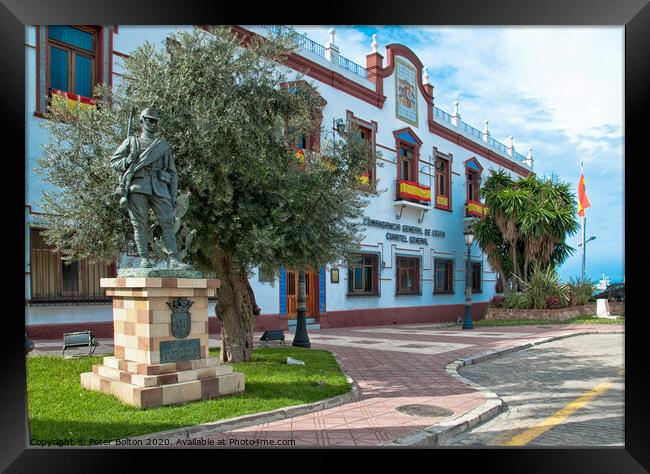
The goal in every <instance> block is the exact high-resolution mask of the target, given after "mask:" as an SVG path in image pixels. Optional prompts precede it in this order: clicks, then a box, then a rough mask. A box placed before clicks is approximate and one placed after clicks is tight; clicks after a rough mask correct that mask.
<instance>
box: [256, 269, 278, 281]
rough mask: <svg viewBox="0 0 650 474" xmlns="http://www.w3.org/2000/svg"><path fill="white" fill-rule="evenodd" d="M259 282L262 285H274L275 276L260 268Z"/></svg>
mask: <svg viewBox="0 0 650 474" xmlns="http://www.w3.org/2000/svg"><path fill="white" fill-rule="evenodd" d="M257 278H258V281H259V282H260V283H273V282H274V281H275V275H274V274H273V272H271V271H268V270H264V269H262V268H258V275H257Z"/></svg>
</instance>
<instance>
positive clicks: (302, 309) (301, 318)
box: [291, 271, 311, 348]
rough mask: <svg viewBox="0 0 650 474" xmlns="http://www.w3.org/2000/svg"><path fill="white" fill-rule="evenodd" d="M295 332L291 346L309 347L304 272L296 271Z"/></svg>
mask: <svg viewBox="0 0 650 474" xmlns="http://www.w3.org/2000/svg"><path fill="white" fill-rule="evenodd" d="M296 312H297V317H296V334H295V335H294V337H293V343H291V345H292V346H298V347H306V348H310V347H311V343H310V342H309V336H308V335H307V319H306V318H305V316H306V314H307V298H306V295H305V272H304V271H299V272H298V308H296Z"/></svg>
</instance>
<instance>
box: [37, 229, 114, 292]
mask: <svg viewBox="0 0 650 474" xmlns="http://www.w3.org/2000/svg"><path fill="white" fill-rule="evenodd" d="M41 232H42V231H41V230H40V229H31V230H30V277H31V278H30V283H31V297H30V303H31V304H37V303H50V304H51V303H75V302H110V301H111V299H110V298H109V297H107V296H106V292H105V290H104V289H103V288H101V287H100V285H99V281H100V278H115V277H116V276H117V271H116V265H115V264H114V263H95V262H90V261H89V260H88V259H85V258H84V259H81V260H78V261H74V262H67V261H65V260H64V259H63V255H62V254H61V253H60V252H57V251H56V250H55V249H53V248H52V247H50V246H49V245H47V242H46V241H45V239H44V238H43V235H42V234H41Z"/></svg>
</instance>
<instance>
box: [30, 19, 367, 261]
mask: <svg viewBox="0 0 650 474" xmlns="http://www.w3.org/2000/svg"><path fill="white" fill-rule="evenodd" d="M240 41H241V39H240V38H238V37H237V36H236V35H234V34H233V33H232V32H231V30H230V29H229V28H223V27H218V28H217V27H215V28H210V30H209V32H208V31H203V30H201V29H200V28H196V29H195V30H193V31H190V32H186V31H181V32H178V33H177V34H175V35H173V36H172V37H171V38H170V41H168V43H167V50H165V49H162V48H159V47H157V46H155V45H153V44H151V43H145V44H144V45H142V46H141V47H138V48H137V49H136V50H135V51H133V52H132V53H131V54H130V56H129V58H127V59H125V60H124V78H125V79H124V81H123V82H122V83H121V85H120V86H119V87H118V88H117V89H116V90H115V91H111V90H108V89H107V88H98V89H97V90H96V91H95V94H96V96H97V99H98V100H99V102H100V104H99V106H98V107H97V108H96V109H91V110H81V109H80V110H74V109H73V110H68V109H67V108H66V107H65V106H64V105H61V104H59V105H57V104H54V105H53V107H52V110H51V113H50V118H51V119H52V120H46V121H45V122H46V123H45V127H46V128H47V130H48V132H49V133H50V136H51V137H52V142H51V143H50V144H49V145H47V146H46V147H45V149H44V153H43V158H42V159H41V160H40V162H39V172H40V173H41V174H42V175H43V177H44V180H45V181H46V182H48V183H50V184H52V185H54V186H55V187H56V188H58V191H55V192H51V193H48V194H47V195H46V196H45V201H44V203H43V207H44V208H45V211H46V212H47V213H50V214H52V215H53V217H52V222H51V227H50V229H49V230H48V232H47V238H48V240H49V242H50V243H51V244H53V245H54V246H55V247H56V248H58V249H60V250H62V251H63V252H65V253H66V254H69V255H70V256H71V257H73V258H79V257H91V258H98V259H103V260H110V259H114V258H116V257H117V256H118V255H120V253H122V252H123V251H124V250H125V248H126V246H127V243H128V240H129V237H130V236H131V235H132V229H131V226H130V223H129V221H128V217H127V215H126V212H125V211H124V210H122V209H120V208H119V207H118V205H117V199H116V198H115V197H114V196H112V192H113V190H114V189H115V187H116V185H117V182H118V177H117V175H116V173H115V172H114V171H113V170H112V169H111V168H110V166H109V158H110V156H111V154H112V152H113V151H114V149H115V148H116V147H117V146H118V145H119V144H120V143H121V142H122V141H123V140H124V138H125V137H126V129H127V122H128V117H129V113H130V111H132V110H133V111H135V112H136V113H135V115H136V116H137V113H138V112H139V111H140V110H142V109H143V108H145V107H151V106H153V107H155V108H157V110H158V111H159V113H160V117H161V119H160V123H159V132H158V134H159V136H161V137H163V138H164V139H166V140H167V141H168V142H169V143H170V146H171V150H172V153H173V155H174V158H175V162H176V168H177V170H178V175H179V187H180V190H181V192H182V194H186V193H190V194H191V201H190V205H189V207H188V208H187V209H186V210H185V214H184V219H183V223H184V227H180V228H179V229H177V230H178V234H177V235H178V238H179V240H180V241H181V242H182V243H184V244H185V247H186V248H185V249H184V251H185V252H187V257H188V260H189V261H190V262H191V263H192V264H193V265H194V266H195V267H196V268H197V269H199V270H203V271H206V272H207V271H214V270H215V268H214V258H215V253H219V254H220V255H222V256H223V255H225V256H227V260H228V262H231V265H230V268H233V269H234V271H237V272H239V273H242V272H243V273H245V272H248V271H250V269H251V268H252V267H254V266H260V267H263V268H266V269H270V270H275V269H277V268H278V267H280V266H283V265H284V266H287V267H293V268H297V269H301V268H306V267H307V266H309V265H311V266H312V267H320V266H323V265H325V264H326V263H328V262H332V261H336V260H338V259H340V258H342V257H345V255H346V254H349V253H351V252H353V251H354V250H355V249H356V248H357V245H358V244H359V242H360V240H361V235H360V224H358V223H357V221H358V220H359V219H358V218H359V217H360V216H361V214H362V209H363V207H364V206H365V205H366V204H367V203H366V200H365V196H364V193H363V192H362V191H361V190H360V189H359V186H358V185H357V184H358V183H357V176H358V175H359V174H360V173H361V172H362V171H363V170H364V169H365V168H367V166H368V160H369V159H372V157H371V156H370V155H369V153H368V150H367V147H366V146H365V144H363V143H360V142H359V141H357V140H347V139H346V138H347V137H349V136H354V135H355V130H354V128H353V127H351V126H349V127H348V129H347V131H346V132H345V133H343V137H342V139H337V140H335V141H325V142H324V143H322V144H321V149H322V154H320V153H316V152H308V153H307V154H306V155H307V156H306V158H305V162H304V164H301V163H300V162H299V161H298V160H297V159H296V156H295V151H294V149H293V147H294V144H295V138H296V134H297V133H299V132H300V133H305V134H308V133H310V132H313V131H314V130H315V127H316V125H315V123H316V122H317V120H315V119H314V118H315V117H318V116H319V114H320V109H321V108H322V106H323V103H322V100H321V98H320V97H319V96H318V94H317V93H316V92H315V90H314V88H313V87H311V86H310V85H308V84H307V83H306V82H304V81H302V82H298V83H296V87H292V88H283V87H281V86H280V85H281V83H283V82H285V81H286V77H285V75H284V73H283V69H282V68H280V67H279V66H278V64H279V61H282V60H283V58H286V56H287V55H288V54H289V53H291V52H292V51H293V50H294V49H295V47H296V46H295V42H294V38H291V37H289V38H286V39H277V40H274V41H265V40H253V41H252V42H251V43H250V44H249V45H248V46H247V47H245V48H242V47H241V43H240ZM134 125H135V130H134V131H133V133H136V134H137V133H139V130H138V128H139V127H138V126H137V124H134ZM189 229H192V231H190V230H189ZM190 232H193V234H191V237H189V235H190ZM158 247H159V246H156V245H155V242H154V250H155V251H157V252H158V253H160V252H161V251H162V249H161V248H158Z"/></svg>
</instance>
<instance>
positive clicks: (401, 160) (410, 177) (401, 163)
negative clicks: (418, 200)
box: [397, 144, 417, 181]
mask: <svg viewBox="0 0 650 474" xmlns="http://www.w3.org/2000/svg"><path fill="white" fill-rule="evenodd" d="M414 155H415V153H414V151H413V147H412V146H408V145H406V144H401V145H400V147H399V152H398V155H397V162H398V165H397V166H398V175H397V177H398V179H400V180H402V181H417V174H416V169H414V168H417V163H416V160H415V159H414Z"/></svg>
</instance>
